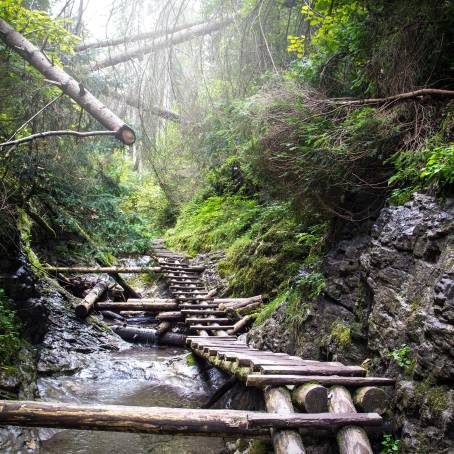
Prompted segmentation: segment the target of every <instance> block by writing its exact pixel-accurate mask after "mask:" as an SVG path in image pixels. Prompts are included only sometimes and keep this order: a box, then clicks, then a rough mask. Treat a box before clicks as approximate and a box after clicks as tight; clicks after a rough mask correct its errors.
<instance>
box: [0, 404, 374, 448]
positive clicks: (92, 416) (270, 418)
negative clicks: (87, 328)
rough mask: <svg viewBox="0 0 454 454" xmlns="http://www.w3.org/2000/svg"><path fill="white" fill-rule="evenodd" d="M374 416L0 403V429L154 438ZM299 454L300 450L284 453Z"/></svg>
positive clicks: (326, 424) (254, 431)
mask: <svg viewBox="0 0 454 454" xmlns="http://www.w3.org/2000/svg"><path fill="white" fill-rule="evenodd" d="M381 421H382V419H381V417H380V416H379V415H377V414H374V413H370V414H369V413H364V414H352V415H335V414H329V413H319V414H317V415H308V414H304V413H293V414H273V413H264V412H248V411H242V410H225V409H223V410H199V409H191V408H165V407H130V406H122V405H77V404H68V403H60V402H33V401H10V400H0V424H2V425H12V426H22V427H24V426H25V427H56V428H61V429H80V430H109V431H116V432H134V433H154V434H181V435H191V434H203V435H207V436H225V435H227V436H230V435H232V436H237V435H247V436H264V435H266V434H267V431H268V430H269V429H270V428H275V429H295V430H296V429H298V428H300V427H303V428H304V427H306V428H307V427H310V428H331V427H334V428H335V427H343V426H345V425H348V424H361V425H366V426H367V425H377V424H380V423H381ZM285 452H286V453H288V452H292V453H295V454H296V453H299V452H301V450H300V451H285Z"/></svg>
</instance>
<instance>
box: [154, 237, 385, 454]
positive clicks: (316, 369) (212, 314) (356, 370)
mask: <svg viewBox="0 0 454 454" xmlns="http://www.w3.org/2000/svg"><path fill="white" fill-rule="evenodd" d="M154 247H155V249H154V255H155V257H156V258H157V260H158V262H159V266H160V267H161V268H162V269H163V275H164V278H165V279H166V280H167V282H168V284H169V290H170V292H171V294H172V296H173V297H174V298H175V299H176V300H177V301H178V309H179V310H180V312H181V314H182V316H183V319H184V321H185V323H186V325H187V326H188V327H189V329H190V330H191V331H195V332H196V333H195V334H196V335H194V336H188V337H187V341H186V342H187V345H188V347H189V348H190V349H191V350H192V351H193V352H194V353H195V354H196V355H198V356H200V357H202V358H203V359H205V360H207V361H208V362H209V363H211V364H212V365H214V366H216V367H218V368H219V369H221V370H223V371H224V372H226V373H227V374H229V375H232V376H234V377H236V378H237V379H238V380H240V381H242V382H243V383H244V384H245V385H246V386H254V387H258V388H261V389H263V392H264V398H265V403H266V408H267V411H268V412H269V413H278V414H283V415H291V414H295V413H298V412H301V411H304V412H305V413H304V414H310V415H311V416H312V417H314V418H317V417H320V418H323V417H326V415H327V414H339V416H340V417H341V418H345V420H347V419H348V418H351V417H353V416H355V417H359V418H364V421H363V422H365V421H367V420H368V419H369V418H373V419H374V421H376V423H377V424H380V423H381V417H380V416H379V414H378V413H377V411H379V412H380V413H382V412H383V410H384V408H383V406H384V401H385V393H384V391H383V390H382V389H381V388H378V387H379V386H392V385H393V384H394V380H392V379H388V378H382V377H367V376H366V373H367V371H366V370H365V369H364V368H362V367H359V366H347V365H344V364H342V363H340V362H335V361H332V362H325V361H313V360H304V359H301V358H299V357H297V356H291V355H287V354H285V353H273V352H269V351H262V350H258V349H255V348H252V347H249V346H248V345H247V344H245V343H243V342H241V341H239V340H238V338H237V337H236V336H233V335H230V333H231V332H232V330H233V328H234V324H233V323H232V322H231V321H230V320H231V319H230V318H229V317H228V315H227V314H226V312H225V311H223V310H221V309H220V307H222V305H220V304H219V301H220V300H219V299H217V300H216V299H215V297H214V295H211V294H210V293H209V292H208V291H207V290H206V289H205V287H204V284H203V281H202V280H201V278H200V271H194V269H191V266H190V265H189V262H188V260H187V258H185V257H183V256H181V255H179V254H175V253H173V252H171V251H169V250H168V249H166V248H165V247H164V246H163V244H162V243H161V242H159V241H157V242H155V243H154ZM291 387H293V389H292V391H290V388H291ZM351 393H354V400H355V404H356V406H355V404H354V403H353V398H352V394H351ZM357 407H358V408H357ZM358 410H359V412H358ZM313 411H315V412H314V413H312V412H313ZM369 422H370V421H369ZM362 425H363V424H361V423H359V424H356V423H355V425H352V424H351V423H349V424H347V425H346V426H345V427H342V428H340V429H339V428H338V430H337V434H336V437H337V441H338V448H339V452H340V453H341V454H368V453H372V452H373V451H372V448H371V445H370V442H369V439H368V436H367V433H366V432H365V430H364V429H363V427H362ZM271 435H272V439H273V444H274V448H275V452H276V453H277V454H283V453H291V454H298V453H304V452H305V449H304V444H303V440H302V438H301V435H300V432H299V431H298V430H277V429H272V434H271Z"/></svg>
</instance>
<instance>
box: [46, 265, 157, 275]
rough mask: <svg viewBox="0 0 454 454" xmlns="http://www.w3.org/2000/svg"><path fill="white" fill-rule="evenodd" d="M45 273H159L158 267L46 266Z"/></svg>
mask: <svg viewBox="0 0 454 454" xmlns="http://www.w3.org/2000/svg"><path fill="white" fill-rule="evenodd" d="M44 270H45V271H48V272H51V273H109V274H111V273H115V274H117V273H128V274H129V273H138V274H142V273H159V272H160V271H161V268H160V267H159V266H129V267H127V266H101V267H92V266H46V267H44Z"/></svg>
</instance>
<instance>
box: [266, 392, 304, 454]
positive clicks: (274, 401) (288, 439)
mask: <svg viewBox="0 0 454 454" xmlns="http://www.w3.org/2000/svg"><path fill="white" fill-rule="evenodd" d="M264 395H265V404H266V410H267V411H268V413H278V414H280V415H281V414H284V415H285V414H292V413H294V410H293V405H292V400H291V397H290V392H289V391H288V389H287V388H285V387H283V386H280V387H277V388H276V387H267V388H265V390H264ZM271 436H272V438H273V445H274V452H275V453H276V454H289V453H291V454H305V453H306V451H305V449H304V446H303V440H302V439H301V436H300V434H299V433H298V431H296V430H275V429H272V430H271Z"/></svg>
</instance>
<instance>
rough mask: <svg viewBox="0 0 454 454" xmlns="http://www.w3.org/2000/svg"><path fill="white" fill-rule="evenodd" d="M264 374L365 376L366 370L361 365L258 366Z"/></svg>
mask: <svg viewBox="0 0 454 454" xmlns="http://www.w3.org/2000/svg"><path fill="white" fill-rule="evenodd" d="M258 370H259V371H260V372H262V373H263V374H273V375H274V374H293V375H345V376H364V375H366V370H365V369H363V368H362V367H359V366H343V367H337V368H336V367H331V366H325V367H322V366H309V365H308V366H266V365H264V366H258Z"/></svg>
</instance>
